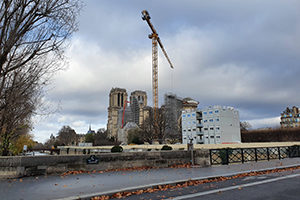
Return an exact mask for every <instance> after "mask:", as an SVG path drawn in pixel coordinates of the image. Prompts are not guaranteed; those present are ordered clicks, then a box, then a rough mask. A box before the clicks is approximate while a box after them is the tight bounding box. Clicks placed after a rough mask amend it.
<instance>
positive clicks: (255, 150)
mask: <svg viewBox="0 0 300 200" xmlns="http://www.w3.org/2000/svg"><path fill="white" fill-rule="evenodd" d="M254 153H255V161H256V162H257V149H256V148H254Z"/></svg>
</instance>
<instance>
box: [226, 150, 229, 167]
mask: <svg viewBox="0 0 300 200" xmlns="http://www.w3.org/2000/svg"><path fill="white" fill-rule="evenodd" d="M226 164H227V165H228V164H229V150H228V148H227V149H226Z"/></svg>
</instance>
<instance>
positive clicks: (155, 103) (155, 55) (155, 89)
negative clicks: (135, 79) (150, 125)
mask: <svg viewBox="0 0 300 200" xmlns="http://www.w3.org/2000/svg"><path fill="white" fill-rule="evenodd" d="M142 19H143V20H145V21H146V22H147V23H148V25H149V27H150V29H151V30H152V33H151V34H150V35H149V38H150V39H151V40H152V98H153V109H154V121H155V122H157V120H158V52H157V43H158V44H159V46H160V48H161V50H162V52H163V53H164V55H165V57H166V59H167V60H168V62H169V64H170V67H171V68H172V69H173V68H174V67H173V65H172V63H171V60H170V59H169V56H168V54H167V52H166V50H165V49H164V46H163V45H162V43H161V40H160V38H159V37H158V33H157V32H156V30H155V28H154V26H153V25H152V23H151V21H150V19H151V17H150V15H149V13H148V11H147V10H143V11H142Z"/></svg>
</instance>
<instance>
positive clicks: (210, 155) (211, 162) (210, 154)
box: [209, 149, 213, 165]
mask: <svg viewBox="0 0 300 200" xmlns="http://www.w3.org/2000/svg"><path fill="white" fill-rule="evenodd" d="M211 151H212V150H211V149H210V150H209V157H210V164H211V165H213V161H212V153H211Z"/></svg>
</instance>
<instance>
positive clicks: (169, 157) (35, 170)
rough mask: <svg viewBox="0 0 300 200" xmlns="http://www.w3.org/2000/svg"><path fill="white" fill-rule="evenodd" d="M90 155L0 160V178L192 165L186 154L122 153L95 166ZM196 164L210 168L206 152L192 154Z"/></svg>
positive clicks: (105, 156) (101, 158)
mask: <svg viewBox="0 0 300 200" xmlns="http://www.w3.org/2000/svg"><path fill="white" fill-rule="evenodd" d="M89 157H90V155H55V156H54V155H53V156H50V155H49V156H14V157H12V156H11V157H0V178H16V177H22V176H34V175H42V174H53V173H63V172H66V171H69V170H86V171H91V170H109V169H120V168H130V167H169V166H172V165H179V164H186V163H189V162H190V161H191V152H188V151H159V152H123V153H102V154H97V155H96V157H97V158H98V160H99V163H98V164H87V162H86V160H87V159H88V158H89ZM194 159H195V164H198V165H201V166H209V165H210V163H209V162H210V159H209V150H196V151H194Z"/></svg>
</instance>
